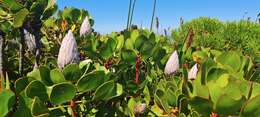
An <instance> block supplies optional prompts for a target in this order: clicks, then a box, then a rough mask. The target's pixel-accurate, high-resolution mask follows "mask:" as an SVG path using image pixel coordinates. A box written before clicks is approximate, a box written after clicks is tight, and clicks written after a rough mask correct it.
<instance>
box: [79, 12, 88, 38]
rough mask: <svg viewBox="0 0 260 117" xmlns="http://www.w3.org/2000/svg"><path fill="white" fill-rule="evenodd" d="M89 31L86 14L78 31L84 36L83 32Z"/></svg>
mask: <svg viewBox="0 0 260 117" xmlns="http://www.w3.org/2000/svg"><path fill="white" fill-rule="evenodd" d="M90 31H91V25H90V23H89V18H88V16H86V17H85V19H84V21H83V23H82V24H81V27H80V31H79V33H80V36H84V35H85V34H87V33H89V32H90Z"/></svg>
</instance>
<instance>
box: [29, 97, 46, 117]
mask: <svg viewBox="0 0 260 117" xmlns="http://www.w3.org/2000/svg"><path fill="white" fill-rule="evenodd" d="M31 113H32V115H33V116H39V115H43V114H48V113H49V110H48V108H47V107H46V106H45V105H44V104H43V102H42V101H41V100H40V99H39V98H38V97H34V100H33V103H32V108H31Z"/></svg>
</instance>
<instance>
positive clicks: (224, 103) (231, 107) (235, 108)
mask: <svg viewBox="0 0 260 117" xmlns="http://www.w3.org/2000/svg"><path fill="white" fill-rule="evenodd" d="M245 101H246V98H245V97H244V96H243V97H241V99H239V100H235V99H233V98H231V97H230V96H228V94H224V95H221V96H220V97H219V98H218V100H217V102H216V105H215V110H216V112H217V113H218V114H220V115H226V116H227V115H238V112H239V110H240V109H241V106H242V104H243V103H244V102H245Z"/></svg>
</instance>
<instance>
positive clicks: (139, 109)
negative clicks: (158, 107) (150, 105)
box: [134, 103, 146, 115]
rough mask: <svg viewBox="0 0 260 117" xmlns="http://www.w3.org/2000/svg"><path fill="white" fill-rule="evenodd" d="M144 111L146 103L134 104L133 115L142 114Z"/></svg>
mask: <svg viewBox="0 0 260 117" xmlns="http://www.w3.org/2000/svg"><path fill="white" fill-rule="evenodd" d="M145 111H146V104H145V103H141V104H136V105H135V106H134V113H135V115H140V114H143V113H144V112H145Z"/></svg>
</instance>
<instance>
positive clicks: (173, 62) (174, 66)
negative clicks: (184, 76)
mask: <svg viewBox="0 0 260 117" xmlns="http://www.w3.org/2000/svg"><path fill="white" fill-rule="evenodd" d="M179 67H180V66H179V58H178V53H177V51H174V52H173V54H172V55H171V56H170V58H169V60H168V61H167V63H166V66H165V69H164V73H165V74H167V75H170V74H173V73H175V72H176V71H177V70H178V69H179Z"/></svg>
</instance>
